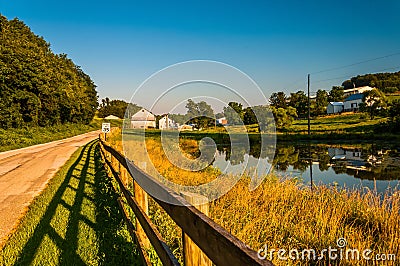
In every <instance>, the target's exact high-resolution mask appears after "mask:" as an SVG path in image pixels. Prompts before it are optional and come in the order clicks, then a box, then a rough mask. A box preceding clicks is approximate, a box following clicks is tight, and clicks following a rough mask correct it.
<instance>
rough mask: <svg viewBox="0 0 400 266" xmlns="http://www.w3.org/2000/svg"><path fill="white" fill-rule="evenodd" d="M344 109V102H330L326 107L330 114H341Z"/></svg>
mask: <svg viewBox="0 0 400 266" xmlns="http://www.w3.org/2000/svg"><path fill="white" fill-rule="evenodd" d="M343 111H344V104H343V102H330V103H329V104H328V106H327V107H326V112H327V113H328V115H329V114H340V113H341V112H343Z"/></svg>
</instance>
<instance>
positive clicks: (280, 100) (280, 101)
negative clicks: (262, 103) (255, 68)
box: [269, 91, 287, 108]
mask: <svg viewBox="0 0 400 266" xmlns="http://www.w3.org/2000/svg"><path fill="white" fill-rule="evenodd" d="M286 100H287V97H286V94H285V93H284V92H283V91H280V92H274V93H272V94H271V97H269V103H270V105H271V106H273V107H275V108H286V106H287V104H286Z"/></svg>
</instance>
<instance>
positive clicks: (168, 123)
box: [158, 115, 178, 130]
mask: <svg viewBox="0 0 400 266" xmlns="http://www.w3.org/2000/svg"><path fill="white" fill-rule="evenodd" d="M158 128H159V129H161V130H164V129H178V124H177V123H175V121H174V120H172V119H171V118H169V117H168V116H167V115H166V116H164V117H162V118H161V119H160V120H159V121H158Z"/></svg>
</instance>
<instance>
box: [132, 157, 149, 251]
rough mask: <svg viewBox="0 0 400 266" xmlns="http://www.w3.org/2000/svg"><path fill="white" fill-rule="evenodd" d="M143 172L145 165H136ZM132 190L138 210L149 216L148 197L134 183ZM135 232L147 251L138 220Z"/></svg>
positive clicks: (147, 247) (147, 242)
mask: <svg viewBox="0 0 400 266" xmlns="http://www.w3.org/2000/svg"><path fill="white" fill-rule="evenodd" d="M138 166H139V167H140V168H141V169H142V170H143V171H144V170H146V169H145V168H146V164H141V165H138ZM133 189H134V193H135V194H134V195H135V199H136V201H137V203H138V205H139V207H140V208H142V209H143V211H144V212H145V213H146V215H149V201H148V195H147V193H146V192H145V191H144V190H143V189H142V187H141V186H139V184H138V183H137V182H136V181H133ZM136 232H137V235H138V237H139V238H140V240H141V241H142V243H143V245H144V247H145V248H146V249H149V248H150V246H151V244H150V241H149V239H148V238H147V236H146V233H145V232H144V230H143V228H142V226H141V225H140V223H139V221H138V219H136Z"/></svg>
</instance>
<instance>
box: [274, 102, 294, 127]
mask: <svg viewBox="0 0 400 266" xmlns="http://www.w3.org/2000/svg"><path fill="white" fill-rule="evenodd" d="M272 113H273V115H274V118H275V126H276V128H277V129H280V130H286V129H288V128H289V127H290V126H291V125H292V123H293V121H294V119H295V118H296V117H297V112H296V109H295V108H294V107H291V106H289V107H288V108H287V109H283V108H272Z"/></svg>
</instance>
